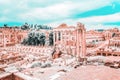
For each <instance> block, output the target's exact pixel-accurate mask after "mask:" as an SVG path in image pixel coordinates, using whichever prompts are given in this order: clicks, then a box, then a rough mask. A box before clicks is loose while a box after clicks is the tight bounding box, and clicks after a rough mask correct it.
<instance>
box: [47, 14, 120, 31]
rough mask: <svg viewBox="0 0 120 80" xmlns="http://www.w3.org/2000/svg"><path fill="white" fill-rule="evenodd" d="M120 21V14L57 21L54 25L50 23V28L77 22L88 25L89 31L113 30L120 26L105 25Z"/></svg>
mask: <svg viewBox="0 0 120 80" xmlns="http://www.w3.org/2000/svg"><path fill="white" fill-rule="evenodd" d="M119 21H120V13H116V14H111V15H105V16H93V17H87V18H81V19H67V20H63V21H55V22H52V23H48V25H49V26H53V27H57V26H58V25H60V24H61V23H67V24H69V25H76V23H77V22H81V23H83V24H85V25H86V27H87V29H88V30H89V29H101V28H111V27H118V28H120V26H115V25H111V26H104V25H102V24H104V23H111V22H119Z"/></svg>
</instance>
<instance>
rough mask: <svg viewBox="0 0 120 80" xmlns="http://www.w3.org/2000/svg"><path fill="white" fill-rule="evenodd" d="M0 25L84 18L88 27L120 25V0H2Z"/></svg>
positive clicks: (51, 23) (69, 20) (77, 20)
mask: <svg viewBox="0 0 120 80" xmlns="http://www.w3.org/2000/svg"><path fill="white" fill-rule="evenodd" d="M0 5H1V7H0V26H2V25H3V24H4V23H6V24H8V25H9V26H14V25H21V24H24V23H25V22H27V23H30V24H45V25H49V26H52V27H56V26H58V25H59V24H61V23H67V24H68V25H76V23H77V22H82V23H84V24H85V25H86V28H87V29H91V28H111V27H118V28H119V26H120V0H0Z"/></svg>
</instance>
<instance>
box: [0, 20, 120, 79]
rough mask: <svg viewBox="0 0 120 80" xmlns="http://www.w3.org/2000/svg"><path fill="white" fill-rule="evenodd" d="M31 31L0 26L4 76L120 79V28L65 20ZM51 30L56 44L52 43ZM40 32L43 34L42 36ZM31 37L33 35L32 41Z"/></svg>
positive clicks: (0, 62) (0, 63)
mask: <svg viewBox="0 0 120 80" xmlns="http://www.w3.org/2000/svg"><path fill="white" fill-rule="evenodd" d="M31 32H32V29H27V30H22V29H21V28H19V27H2V28H0V80H79V79H81V80H116V77H117V78H118V80H119V79H120V76H119V74H120V72H119V70H120V30H119V29H118V28H113V29H105V30H86V26H85V25H84V24H83V23H80V22H78V23H77V24H76V25H74V26H69V25H67V24H65V23H63V24H61V25H59V26H57V27H55V28H53V29H50V30H46V29H39V30H36V31H34V32H35V33H34V35H35V37H34V35H33V34H32V35H29V34H30V33H31ZM38 33H40V35H37V34H38ZM51 33H52V34H53V36H52V38H53V45H48V43H49V42H50V41H49V38H50V37H49V36H50V34H51ZM43 34H44V35H43ZM28 35H29V36H28ZM36 35H37V37H39V36H41V35H42V37H40V38H41V39H39V38H37V37H36ZM31 36H32V37H34V38H32V37H31ZM44 36H45V41H44ZM28 38H30V40H32V39H33V41H31V42H32V44H31V43H30V40H29V39H28ZM36 39H38V41H37V40H36ZM24 40H25V41H24ZM42 40H43V42H45V44H42ZM28 41H29V42H28ZM39 41H41V42H39ZM23 42H24V44H23ZM33 42H35V44H34V43H33ZM38 42H39V45H37V44H36V43H38ZM33 44H34V45H33ZM84 61H85V62H86V64H84V63H83V62H84ZM98 71H99V72H98ZM96 72H98V73H96ZM106 72H107V73H106ZM73 74H74V75H73ZM90 74H91V75H90ZM111 74H114V75H113V76H111ZM86 75H87V77H86ZM101 76H102V77H101Z"/></svg>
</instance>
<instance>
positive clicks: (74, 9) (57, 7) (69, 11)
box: [20, 0, 112, 20]
mask: <svg viewBox="0 0 120 80" xmlns="http://www.w3.org/2000/svg"><path fill="white" fill-rule="evenodd" d="M111 2H112V1H111V0H109V1H105V0H94V1H90V0H83V1H63V2H61V3H56V4H53V5H48V6H46V7H37V8H31V9H30V10H28V11H27V12H26V13H24V14H20V17H22V18H23V19H27V18H28V17H29V18H31V19H33V20H58V19H65V18H68V17H71V16H72V15H75V14H78V13H83V12H86V11H89V10H93V9H97V8H100V7H103V6H106V5H109V4H110V3H111ZM96 3H99V4H96Z"/></svg>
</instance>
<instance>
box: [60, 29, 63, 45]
mask: <svg viewBox="0 0 120 80" xmlns="http://www.w3.org/2000/svg"><path fill="white" fill-rule="evenodd" d="M60 36H61V39H60V40H61V44H63V31H61V34H60Z"/></svg>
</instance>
